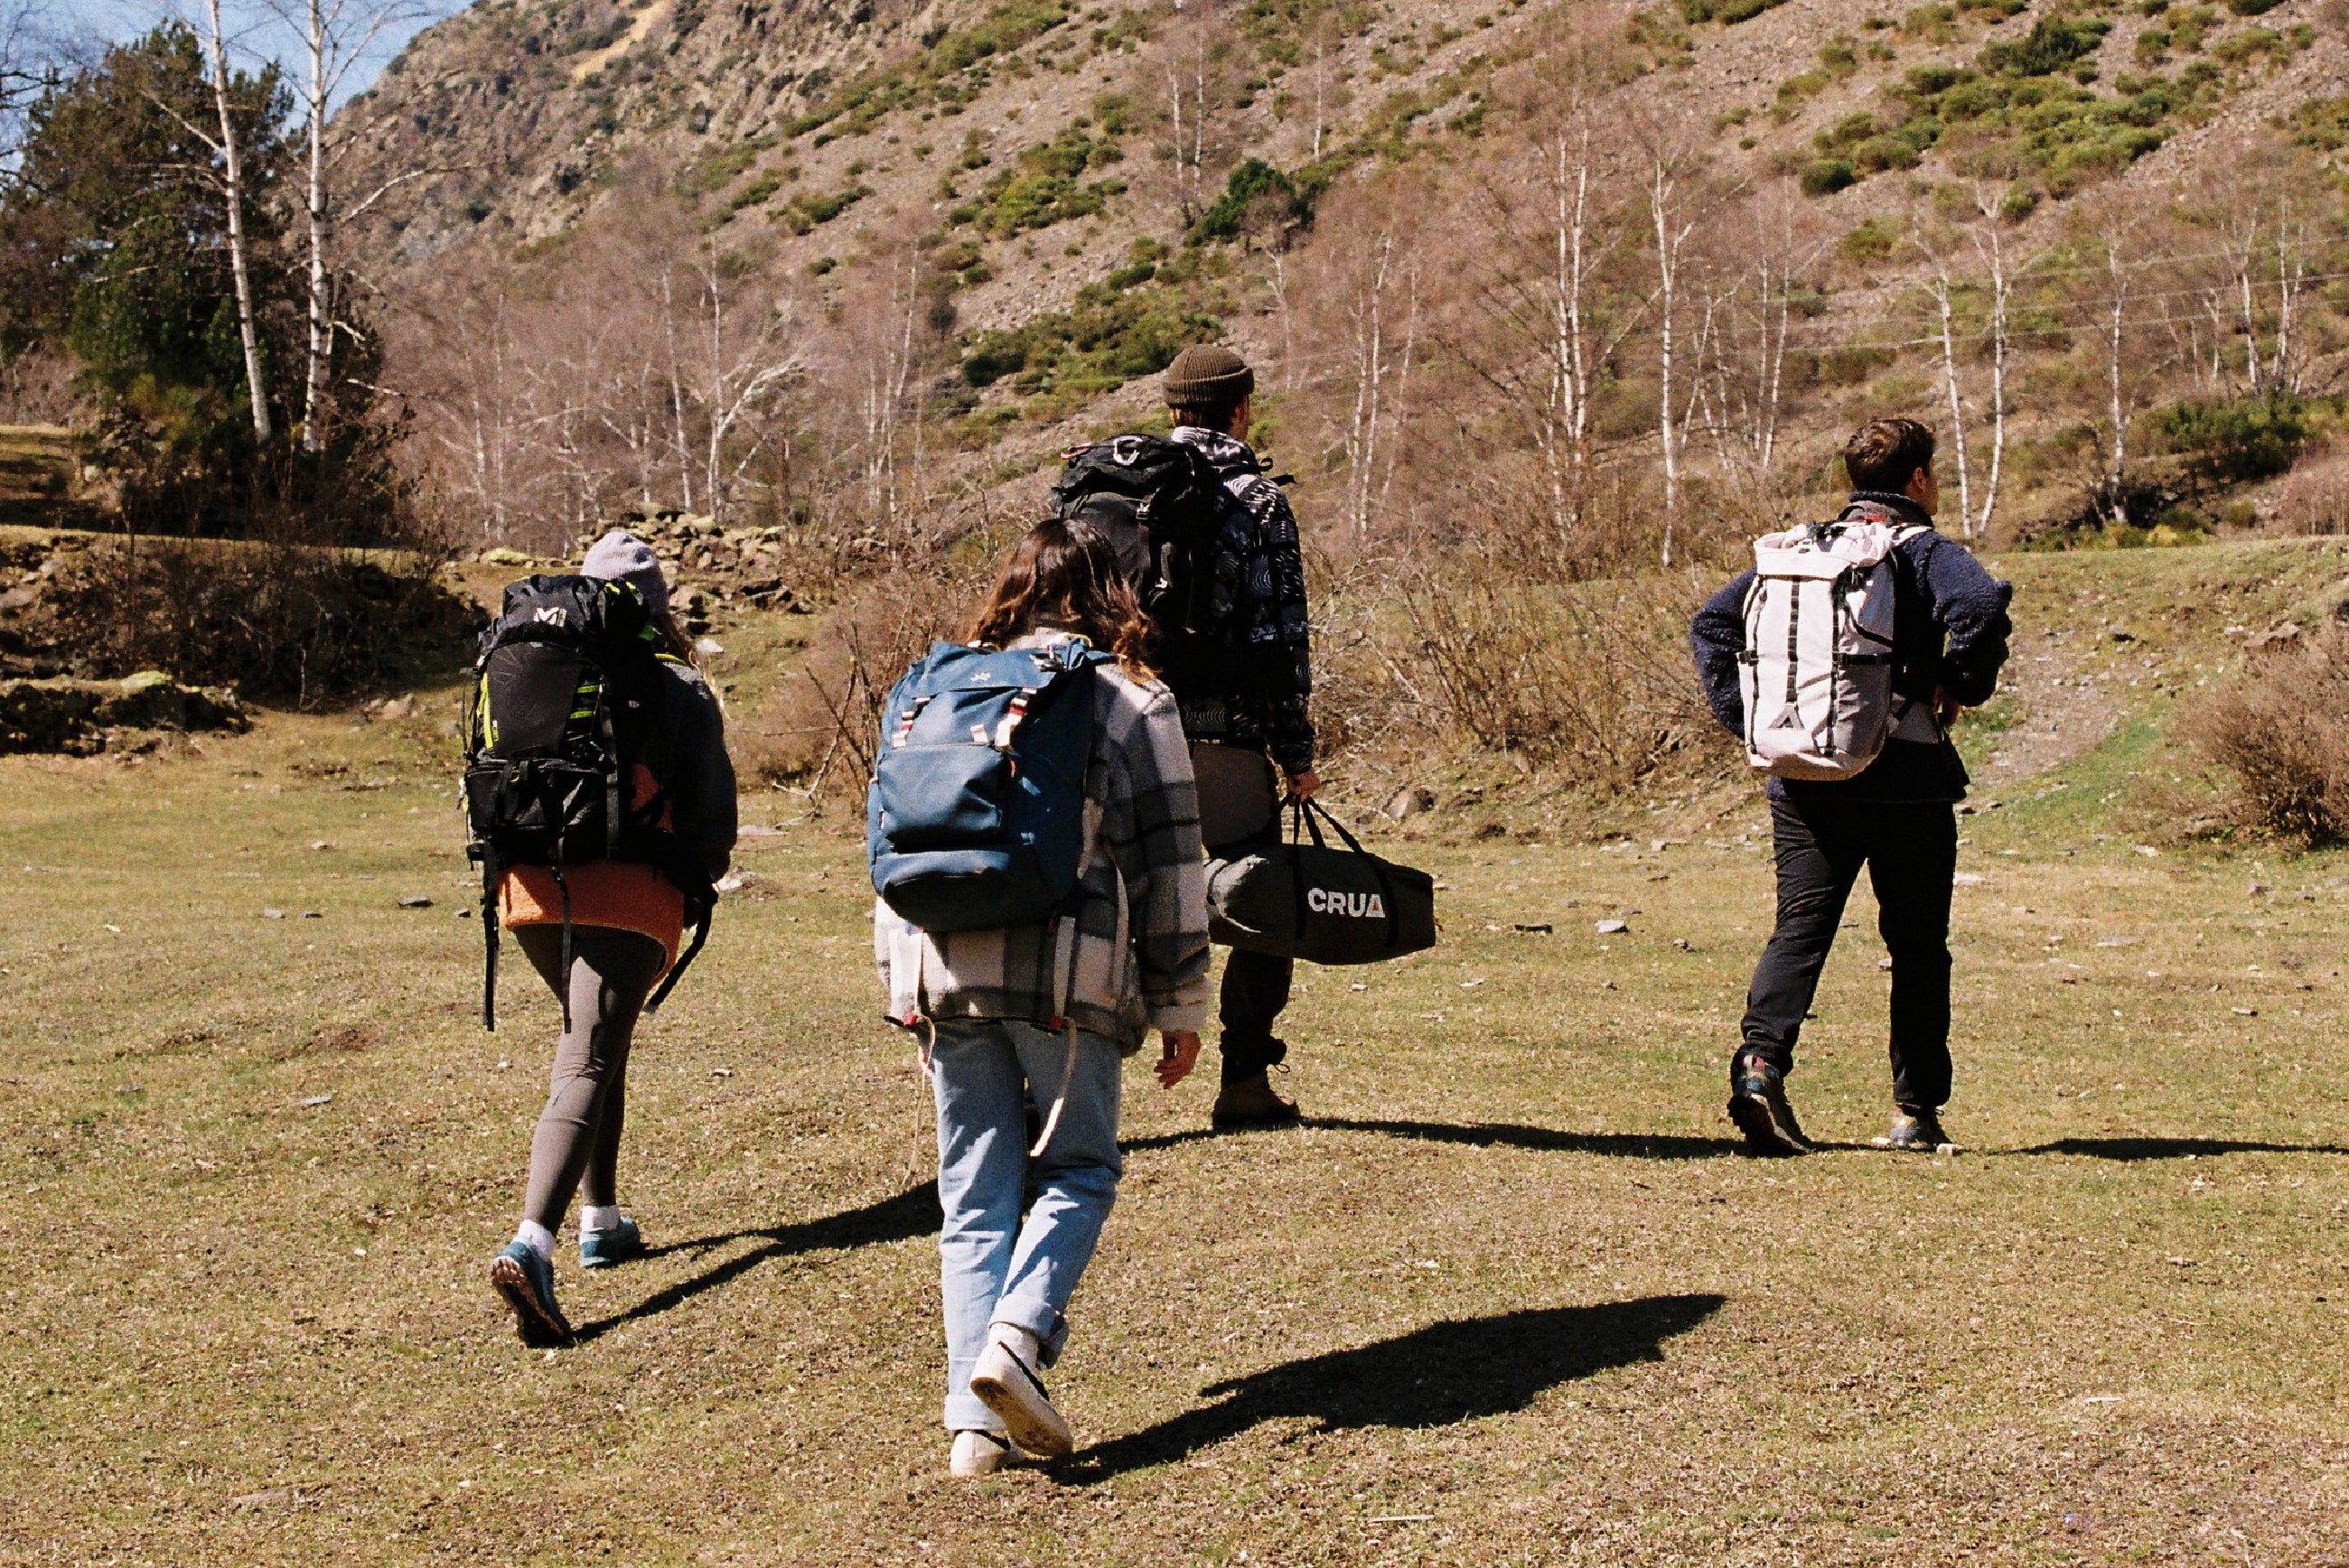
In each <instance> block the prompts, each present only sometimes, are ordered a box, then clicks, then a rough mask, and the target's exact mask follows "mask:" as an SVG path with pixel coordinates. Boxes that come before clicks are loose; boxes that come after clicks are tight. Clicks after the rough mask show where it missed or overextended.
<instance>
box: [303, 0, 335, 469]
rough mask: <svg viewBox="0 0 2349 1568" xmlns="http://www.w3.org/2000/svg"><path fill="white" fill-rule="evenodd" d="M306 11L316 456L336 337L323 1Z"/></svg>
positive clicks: (307, 385)
mask: <svg viewBox="0 0 2349 1568" xmlns="http://www.w3.org/2000/svg"><path fill="white" fill-rule="evenodd" d="M309 6H310V12H309V17H310V26H309V41H310V170H309V185H308V190H307V191H305V198H306V201H307V205H308V207H309V217H310V343H309V363H308V365H307V366H305V376H304V378H303V387H302V449H303V450H304V451H305V452H316V451H318V450H319V449H321V448H323V447H324V446H325V445H326V437H325V433H324V432H323V431H322V430H321V429H320V428H319V424H320V421H321V420H322V418H324V416H325V407H324V404H325V401H326V360H327V357H328V356H329V355H330V354H331V353H332V352H333V348H334V338H333V335H332V334H333V328H332V326H331V325H330V324H329V322H328V320H327V306H326V12H325V9H324V7H323V5H322V4H321V0H309Z"/></svg>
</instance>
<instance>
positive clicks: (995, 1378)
mask: <svg viewBox="0 0 2349 1568" xmlns="http://www.w3.org/2000/svg"><path fill="white" fill-rule="evenodd" d="M1014 1335H1019V1336H1020V1337H1021V1338H1023V1339H1025V1340H1027V1341H1028V1342H1029V1343H1030V1344H1033V1343H1034V1342H1035V1336H1033V1335H1030V1334H1021V1331H1020V1330H1019V1329H1016V1328H1013V1327H1011V1326H1009V1325H1008V1324H1001V1323H999V1324H997V1325H996V1326H994V1327H993V1328H990V1329H989V1330H988V1335H987V1348H986V1349H984V1350H982V1351H980V1352H979V1353H978V1366H976V1367H972V1368H971V1373H970V1391H971V1392H972V1393H974V1394H976V1395H978V1398H979V1399H980V1401H981V1402H982V1403H984V1404H985V1405H986V1406H987V1408H988V1409H990V1410H992V1411H994V1412H995V1413H996V1414H997V1415H999V1416H1000V1417H1002V1418H1003V1424H1004V1426H1005V1427H1007V1428H1009V1430H1010V1433H1011V1440H1012V1441H1013V1442H1015V1443H1018V1444H1019V1446H1020V1447H1021V1448H1023V1449H1027V1450H1028V1451H1029V1452H1030V1453H1031V1454H1043V1455H1045V1456H1047V1457H1048V1458H1051V1459H1061V1458H1064V1457H1065V1456H1067V1455H1069V1454H1071V1453H1074V1452H1075V1451H1076V1447H1077V1435H1076V1434H1075V1433H1074V1432H1072V1431H1071V1430H1070V1429H1069V1423H1068V1422H1067V1421H1066V1420H1064V1419H1063V1418H1061V1412H1060V1411H1058V1410H1056V1409H1054V1408H1052V1396H1051V1395H1050V1394H1048V1393H1046V1392H1045V1391H1044V1382H1043V1379H1042V1378H1040V1377H1037V1376H1036V1368H1035V1367H1032V1366H1030V1364H1029V1362H1028V1360H1027V1358H1026V1357H1023V1356H1021V1355H1020V1353H1019V1351H1018V1350H1017V1349H1014V1348H1013V1342H1012V1337H1011V1336H1014Z"/></svg>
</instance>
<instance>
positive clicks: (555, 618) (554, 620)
mask: <svg viewBox="0 0 2349 1568" xmlns="http://www.w3.org/2000/svg"><path fill="white" fill-rule="evenodd" d="M531 619H532V620H533V621H543V622H545V623H547V624H552V625H556V626H567V625H569V624H571V615H570V613H569V612H568V611H566V610H563V609H560V608H555V607H552V606H550V607H549V608H547V609H543V610H541V611H540V612H539V613H538V614H535V615H533V616H532V617H531Z"/></svg>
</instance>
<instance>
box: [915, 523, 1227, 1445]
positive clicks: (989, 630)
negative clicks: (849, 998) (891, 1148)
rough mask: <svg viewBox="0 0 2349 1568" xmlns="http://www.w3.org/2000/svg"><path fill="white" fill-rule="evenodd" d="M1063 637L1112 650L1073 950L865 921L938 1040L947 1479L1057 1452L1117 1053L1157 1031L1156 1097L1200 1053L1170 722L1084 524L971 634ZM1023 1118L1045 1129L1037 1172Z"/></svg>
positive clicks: (1106, 1193) (1138, 617)
mask: <svg viewBox="0 0 2349 1568" xmlns="http://www.w3.org/2000/svg"><path fill="white" fill-rule="evenodd" d="M1072 636H1081V637H1083V638H1084V639H1085V640H1087V641H1088V642H1090V643H1092V645H1094V646H1096V647H1102V648H1108V649H1112V650H1114V652H1115V653H1116V654H1117V656H1118V657H1117V662H1116V663H1115V664H1104V665H1101V666H1100V667H1099V669H1098V671H1097V675H1096V678H1095V680H1094V683H1093V746H1092V758H1091V760H1090V762H1089V764H1088V766H1087V768H1086V771H1085V851H1084V858H1083V861H1082V866H1081V871H1080V872H1079V875H1078V908H1077V917H1076V922H1075V940H1074V942H1073V944H1071V945H1068V946H1066V947H1064V946H1063V945H1062V942H1061V936H1060V933H1061V923H1060V922H1058V921H1055V922H1051V923H1046V924H1042V925H1035V926H1021V927H1016V928H1013V929H1009V930H1001V931H970V932H952V933H932V932H926V931H923V930H920V929H918V928H916V927H914V926H912V925H909V924H907V923H905V921H904V920H903V919H902V918H900V917H899V916H898V915H897V914H896V913H895V912H893V911H892V910H891V909H890V908H889V907H888V905H887V904H885V903H878V902H876V903H874V912H873V925H874V953H875V956H876V957H877V959H878V961H879V964H880V968H881V978H882V983H883V985H885V986H886V987H887V990H888V995H889V1017H890V1019H891V1021H892V1022H894V1023H896V1024H899V1025H902V1026H906V1027H908V1028H916V1029H918V1028H921V1027H923V1026H925V1025H928V1026H934V1027H935V1030H936V1035H935V1042H934V1044H933V1045H932V1047H931V1050H930V1065H931V1071H932V1084H933V1088H934V1090H935V1093H936V1101H937V1116H938V1199H939V1203H940V1206H941V1207H942V1208H943V1209H944V1211H945V1223H944V1225H943V1227H942V1229H941V1230H940V1232H939V1237H938V1252H939V1259H940V1270H939V1278H940V1284H941V1288H942V1294H943V1295H944V1297H945V1305H946V1320H947V1398H946V1424H947V1429H948V1430H949V1431H951V1432H953V1433H954V1434H955V1440H954V1449H953V1454H952V1460H951V1468H952V1469H953V1470H954V1473H956V1474H957V1475H985V1474H987V1473H988V1472H990V1471H992V1470H995V1469H996V1468H997V1467H998V1466H999V1465H1000V1464H1001V1463H1002V1461H1003V1460H1004V1459H1005V1458H1006V1457H1007V1455H1008V1454H1009V1450H1010V1445H1012V1444H1015V1443H1016V1444H1017V1445H1018V1446H1019V1447H1020V1448H1022V1449H1027V1450H1029V1451H1030V1452H1032V1453H1042V1454H1055V1455H1057V1454H1065V1453H1068V1452H1069V1451H1071V1449H1072V1447H1073V1446H1074V1439H1073V1437H1072V1435H1071V1432H1070V1430H1069V1427H1068V1423H1067V1422H1066V1421H1065V1420H1063V1419H1062V1418H1061V1415H1060V1412H1059V1411H1058V1410H1057V1409H1055V1408H1053V1406H1052V1403H1051V1400H1050V1396H1048V1395H1047V1394H1046V1393H1045V1391H1044V1387H1043V1384H1042V1382H1041V1381H1040V1377H1039V1373H1040V1370H1041V1369H1042V1368H1043V1367H1050V1366H1051V1365H1052V1364H1053V1363H1054V1362H1056V1361H1057V1360H1059V1358H1060V1355H1061V1349H1062V1347H1063V1346H1065V1345H1066V1343H1067V1341H1068V1333H1069V1325H1068V1318H1067V1315H1066V1314H1067V1308H1068V1303H1069V1299H1070V1296H1071V1295H1072V1294H1073V1293H1074V1291H1075V1289H1076V1285H1077V1281H1078V1279H1079V1277H1080V1276H1081V1274H1083V1273H1084V1269H1085V1265H1086V1264H1087V1263H1088V1262H1090V1261H1091V1259H1092V1253H1093V1247H1094V1245H1095V1243H1097V1242H1098V1241H1099V1240H1100V1237H1101V1231H1102V1223H1103V1222H1105V1221H1106V1220H1107V1219H1108V1218H1109V1211H1110V1205H1111V1203H1112V1202H1113V1201H1114V1199H1115V1197H1116V1194H1117V1182H1118V1177H1119V1175H1120V1174H1121V1172H1122V1171H1123V1159H1122V1157H1121V1155H1120V1154H1119V1151H1118V1147H1117V1121H1118V1099H1119V1089H1120V1075H1121V1068H1122V1067H1123V1058H1124V1057H1128V1056H1131V1055H1132V1054H1133V1053H1134V1052H1135V1051H1136V1050H1138V1049H1140V1047H1141V1046H1142V1043H1143V1037H1144V1035H1145V1034H1146V1033H1147V1032H1148V1031H1150V1030H1153V1029H1154V1030H1156V1031H1157V1032H1158V1034H1159V1036H1160V1037H1161V1038H1162V1040H1163V1041H1164V1050H1163V1053H1162V1055H1161V1057H1160V1059H1159V1061H1158V1063H1157V1072H1158V1080H1159V1082H1160V1083H1161V1084H1162V1085H1164V1086H1166V1087H1168V1088H1172V1087H1173V1086H1174V1085H1175V1084H1176V1083H1179V1082H1181V1081H1182V1079H1183V1078H1184V1077H1185V1075H1186V1074H1187V1073H1189V1071H1190V1070H1191V1066H1192V1064H1193V1062H1194V1061H1195V1060H1196V1059H1197V1057H1198V1054H1199V1035H1198V1029H1199V1026H1200V1024H1201V1023H1202V1022H1203V1021H1204V1020H1205V1018H1206V1006H1207V892H1206V867H1205V864H1204V861H1203V851H1202V850H1201V848H1200V843H1199V807H1198V791H1197V788H1196V786H1195V784H1194V783H1193V781H1192V776H1191V757H1190V751H1189V748H1188V747H1187V746H1186V745H1185V740H1184V738H1183V725H1182V717H1181V715H1180V713H1179V711H1178V710H1177V708H1176V707H1175V703H1174V696H1173V694H1172V693H1170V692H1169V691H1168V690H1167V689H1166V687H1165V686H1163V685H1161V684H1159V682H1158V681H1157V680H1156V679H1155V678H1154V676H1151V674H1150V673H1149V671H1148V669H1147V667H1146V666H1145V665H1143V662H1142V652H1143V648H1144V647H1145V646H1146V640H1147V636H1148V631H1147V626H1146V624H1145V622H1144V621H1143V614H1142V610H1141V606H1140V605H1139V604H1138V603H1136V602H1135V600H1134V597H1133V591H1132V590H1131V589H1129V588H1128V587H1127V586H1126V585H1125V583H1124V581H1123V578H1121V577H1120V575H1119V573H1118V570H1117V562H1116V558H1115V556H1114V555H1113V554H1112V552H1111V550H1110V547H1109V544H1108V542H1107V541H1106V540H1104V539H1103V538H1102V536H1101V534H1099V533H1098V532H1096V531H1094V530H1093V529H1092V528H1091V527H1089V526H1087V525H1085V524H1083V523H1066V522H1060V521H1046V522H1042V523H1040V524H1038V525H1037V526H1036V528H1035V529H1033V530H1032V531H1030V533H1029V534H1028V535H1027V537H1026V538H1024V539H1023V540H1021V541H1020V542H1019V546H1018V548H1017V549H1016V550H1014V552H1012V556H1011V559H1010V561H1009V563H1008V564H1006V566H1005V567H1004V569H1003V574H1002V576H1001V577H1000V578H999V580H998V582H997V583H996V585H995V591H994V593H993V594H992V595H991V596H990V599H989V601H988V605H987V607H986V608H985V609H984V610H982V611H980V612H979V614H978V619H977V621H976V622H975V623H974V624H973V625H972V627H971V631H970V635H969V640H970V641H971V642H972V643H974V644H979V645H987V646H991V647H1039V646H1049V645H1052V644H1053V643H1056V642H1059V641H1062V640H1065V639H1067V638H1070V637H1072ZM1064 966H1065V969H1064ZM1063 996H1065V998H1066V1002H1065V1006H1063V1004H1062V998H1063ZM1055 1024H1058V1025H1060V1026H1061V1030H1062V1031H1063V1032H1060V1033H1056V1032H1054V1028H1053V1026H1054V1025H1055ZM1031 1114H1032V1115H1033V1116H1034V1117H1035V1118H1037V1119H1038V1120H1040V1122H1041V1123H1042V1125H1043V1127H1044V1130H1045V1135H1044V1141H1043V1146H1042V1148H1041V1149H1040V1150H1039V1151H1037V1152H1036V1153H1035V1154H1034V1155H1033V1156H1032V1158H1031V1156H1030V1150H1029V1149H1028V1140H1029V1137H1030V1116H1031ZM1030 1191H1032V1193H1033V1198H1032V1201H1030V1202H1027V1203H1026V1205H1025V1207H1026V1213H1025V1216H1024V1218H1023V1216H1022V1212H1021V1211H1022V1206H1023V1198H1026V1197H1027V1195H1028V1194H1029V1193H1030Z"/></svg>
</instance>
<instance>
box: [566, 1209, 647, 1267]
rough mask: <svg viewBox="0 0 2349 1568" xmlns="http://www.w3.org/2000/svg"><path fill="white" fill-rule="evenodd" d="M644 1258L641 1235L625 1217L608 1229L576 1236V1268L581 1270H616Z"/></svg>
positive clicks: (581, 1233) (643, 1239)
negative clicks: (577, 1254) (630, 1261)
mask: <svg viewBox="0 0 2349 1568" xmlns="http://www.w3.org/2000/svg"><path fill="white" fill-rule="evenodd" d="M644 1255H645V1237H644V1233H643V1232H641V1231H639V1230H637V1229H636V1222H635V1221H634V1220H631V1219H629V1218H627V1217H626V1215H623V1216H622V1217H621V1219H620V1222H619V1223H618V1224H616V1225H614V1226H613V1227H612V1228H611V1229H609V1230H605V1231H582V1232H580V1233H579V1266H580V1267H581V1268H583V1269H609V1268H617V1267H619V1265H620V1264H624V1263H626V1262H628V1261H629V1260H631V1259H633V1258H640V1257H643V1256H644Z"/></svg>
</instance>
